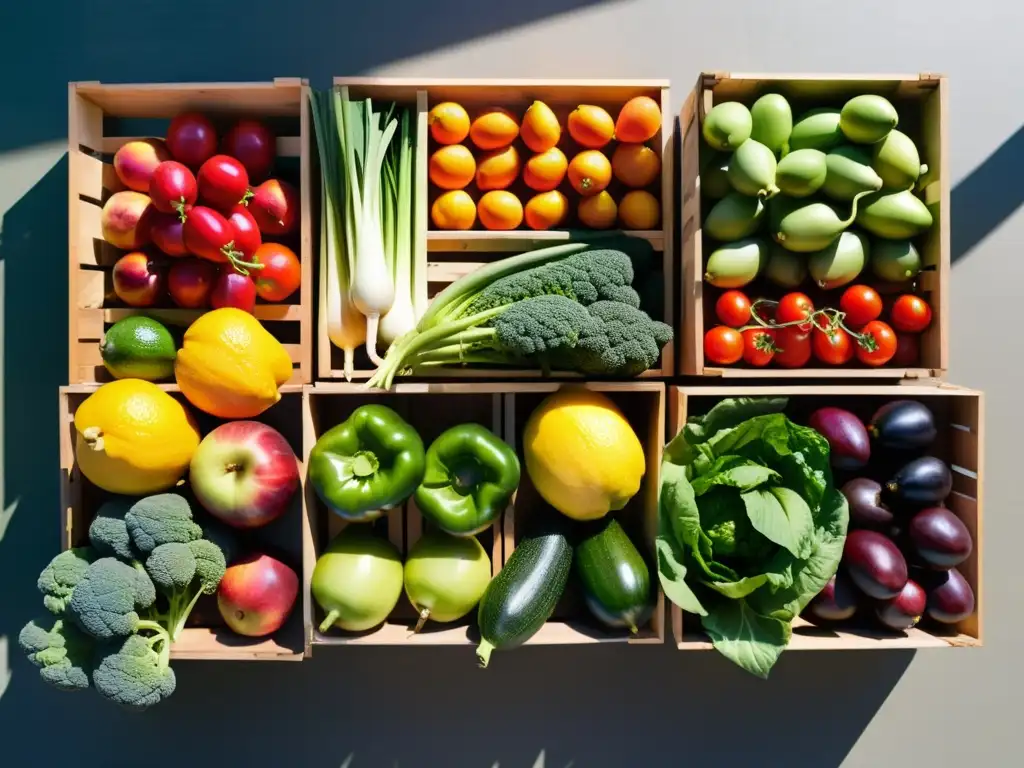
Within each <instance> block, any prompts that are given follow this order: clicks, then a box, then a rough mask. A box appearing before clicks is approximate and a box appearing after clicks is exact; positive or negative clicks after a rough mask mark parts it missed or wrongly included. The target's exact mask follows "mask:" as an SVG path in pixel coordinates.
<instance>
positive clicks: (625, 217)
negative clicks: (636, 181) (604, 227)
mask: <svg viewBox="0 0 1024 768" xmlns="http://www.w3.org/2000/svg"><path fill="white" fill-rule="evenodd" d="M660 219H661V206H660V205H659V204H658V199H657V198H656V197H655V196H654V195H652V194H651V193H650V192H647V191H645V190H642V189H634V190H631V191H629V192H627V193H626V194H625V195H623V196H622V199H621V200H620V201H619V221H620V222H621V223H622V228H623V229H654V228H655V227H656V226H658V221H659V220H660Z"/></svg>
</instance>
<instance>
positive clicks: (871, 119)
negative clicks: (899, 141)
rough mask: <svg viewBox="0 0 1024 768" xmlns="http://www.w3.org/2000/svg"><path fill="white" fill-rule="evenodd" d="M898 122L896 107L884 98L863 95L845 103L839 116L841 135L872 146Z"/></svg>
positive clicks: (867, 94) (871, 94) (869, 94)
mask: <svg viewBox="0 0 1024 768" xmlns="http://www.w3.org/2000/svg"><path fill="white" fill-rule="evenodd" d="M899 122H900V116H899V115H898V114H897V113H896V107H894V106H893V105H892V102H891V101H889V100H888V99H887V98H885V97H884V96H877V95H875V94H873V93H864V94H861V95H860V96H854V97H853V98H852V99H850V100H849V101H847V102H846V103H845V104H844V105H843V108H842V109H841V110H840V114H839V128H840V129H841V130H842V132H843V135H844V136H846V138H848V139H849V140H850V141H852V142H855V143H857V144H874V143H875V142H876V141H881V140H882V139H884V138H885V137H886V136H888V135H889V131H891V130H892V129H893V128H895V127H896V126H897V125H898V124H899Z"/></svg>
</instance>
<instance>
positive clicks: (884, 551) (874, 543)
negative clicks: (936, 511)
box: [842, 530, 909, 600]
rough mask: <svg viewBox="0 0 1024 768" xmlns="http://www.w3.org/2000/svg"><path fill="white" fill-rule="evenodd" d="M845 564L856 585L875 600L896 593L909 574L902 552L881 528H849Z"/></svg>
mask: <svg viewBox="0 0 1024 768" xmlns="http://www.w3.org/2000/svg"><path fill="white" fill-rule="evenodd" d="M842 564H843V566H844V568H845V570H846V572H847V573H848V574H849V575H850V579H851V581H853V583H854V584H855V585H856V586H857V589H859V590H860V591H861V592H863V593H864V594H865V595H867V596H868V597H871V598H874V599H875V600H890V599H892V598H894V597H896V596H897V595H898V594H899V593H900V590H902V589H903V587H904V586H905V585H906V583H907V579H908V578H909V577H908V574H907V561H906V558H904V557H903V553H902V552H900V551H899V549H898V548H897V547H896V545H895V544H893V543H892V541H891V540H890V539H889V538H887V537H886V536H884V535H882V534H881V533H879V532H878V531H867V530H858V531H850V532H849V533H848V534H847V535H846V543H845V545H844V546H843V558H842Z"/></svg>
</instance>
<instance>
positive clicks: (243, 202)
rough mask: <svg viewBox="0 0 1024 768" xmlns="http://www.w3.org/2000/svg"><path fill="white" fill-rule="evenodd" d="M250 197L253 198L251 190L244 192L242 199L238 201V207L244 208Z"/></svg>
mask: <svg viewBox="0 0 1024 768" xmlns="http://www.w3.org/2000/svg"><path fill="white" fill-rule="evenodd" d="M252 196H253V191H252V190H251V189H247V190H245V194H244V195H242V199H241V200H239V201H238V204H239V205H246V206H247V205H249V198H251V197H252Z"/></svg>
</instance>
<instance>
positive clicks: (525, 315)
mask: <svg viewBox="0 0 1024 768" xmlns="http://www.w3.org/2000/svg"><path fill="white" fill-rule="evenodd" d="M589 322H590V316H589V315H588V314H587V310H586V308H585V307H583V306H581V305H580V304H577V303H576V302H575V301H573V300H572V299H569V298H566V297H565V296H537V297H535V298H532V299H525V300H523V301H519V302H516V303H515V304H512V305H510V306H509V308H508V309H507V310H505V311H504V312H503V313H501V314H500V315H498V316H497V317H496V318H494V319H493V320H492V321H491V327H493V328H494V331H495V337H496V338H495V342H496V344H495V346H497V347H498V348H499V349H501V350H503V351H505V352H506V353H508V354H512V355H514V356H517V357H523V358H530V357H540V358H544V357H545V356H547V355H550V354H551V353H555V352H561V351H562V350H565V349H568V348H570V347H573V346H574V345H575V344H576V343H577V341H578V340H579V338H580V334H581V333H582V332H583V328H584V326H585V325H587V324H588V323H589Z"/></svg>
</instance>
